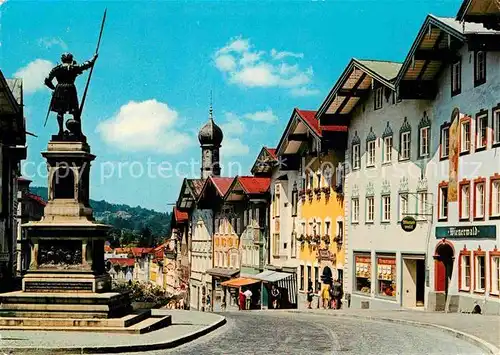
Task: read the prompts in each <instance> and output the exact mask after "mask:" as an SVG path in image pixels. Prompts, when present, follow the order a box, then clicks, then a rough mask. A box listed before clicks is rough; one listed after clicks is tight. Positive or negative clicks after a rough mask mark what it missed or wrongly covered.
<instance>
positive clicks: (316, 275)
mask: <svg viewBox="0 0 500 355" xmlns="http://www.w3.org/2000/svg"><path fill="white" fill-rule="evenodd" d="M320 290H321V283H320V282H319V267H317V266H315V267H314V292H319V291H320Z"/></svg>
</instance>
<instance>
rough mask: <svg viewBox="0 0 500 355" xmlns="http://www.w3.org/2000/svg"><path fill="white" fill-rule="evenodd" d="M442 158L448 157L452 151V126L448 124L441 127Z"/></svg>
mask: <svg viewBox="0 0 500 355" xmlns="http://www.w3.org/2000/svg"><path fill="white" fill-rule="evenodd" d="M440 149H441V150H440V157H441V159H448V156H449V154H450V153H449V152H450V127H449V125H448V124H446V125H443V126H442V127H441V147H440Z"/></svg>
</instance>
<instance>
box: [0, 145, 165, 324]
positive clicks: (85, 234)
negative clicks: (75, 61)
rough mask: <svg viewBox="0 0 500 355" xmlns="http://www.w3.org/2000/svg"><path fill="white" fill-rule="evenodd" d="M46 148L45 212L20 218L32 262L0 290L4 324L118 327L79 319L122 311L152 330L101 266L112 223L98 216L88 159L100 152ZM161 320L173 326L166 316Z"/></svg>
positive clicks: (83, 148)
mask: <svg viewBox="0 0 500 355" xmlns="http://www.w3.org/2000/svg"><path fill="white" fill-rule="evenodd" d="M53 138H54V137H53ZM42 155H43V157H44V158H45V159H46V160H47V168H48V192H49V194H48V197H49V198H48V202H47V205H46V206H45V210H44V216H43V218H42V219H41V220H40V221H36V222H29V223H26V224H23V225H22V228H24V230H25V231H26V235H27V239H28V240H29V243H30V246H31V264H30V266H29V269H28V271H27V273H26V274H25V275H24V277H23V280H22V291H18V292H11V293H6V294H0V303H1V307H0V329H7V328H8V329H10V328H12V329H18V328H19V329H28V328H23V327H31V326H33V324H37V325H39V326H40V329H46V330H51V329H59V330H60V327H61V326H62V325H64V324H73V325H75V324H94V325H95V324H99V326H100V327H105V326H106V324H108V325H109V326H110V327H115V326H116V324H121V323H120V322H118V323H117V322H104V321H102V322H98V323H96V322H93V323H92V322H88V321H82V319H110V318H115V319H116V318H123V317H126V319H128V321H127V322H128V323H127V322H124V323H123V324H124V326H126V324H132V323H134V324H136V325H135V328H137V329H142V326H141V324H142V323H144V326H145V327H146V326H147V327H148V328H147V329H153V328H154V327H152V324H153V323H155V322H154V320H153V321H152V320H148V319H146V318H148V317H145V316H144V314H142V315H134V314H131V313H130V312H131V311H132V307H131V303H130V298H129V295H128V294H127V293H117V292H111V278H110V276H109V275H108V274H107V272H106V270H105V267H104V242H105V240H106V237H107V232H108V230H109V229H110V228H111V227H110V226H107V225H104V224H100V223H98V222H96V221H95V220H94V218H93V214H92V209H91V207H90V204H89V179H90V164H91V162H92V161H93V160H94V159H95V156H94V155H92V154H91V153H90V147H89V146H88V144H87V143H86V142H84V141H83V142H79V141H74V140H73V141H50V142H49V145H48V149H47V151H45V152H43V153H42ZM34 319H36V321H34ZM130 319H133V320H134V322H132V323H131V321H130ZM144 319H145V320H144ZM67 320H73V322H69V323H68V322H67ZM44 322H45V323H44ZM158 322H160V323H158V324H160V325H162V326H165V325H168V324H167V323H168V322H167V321H166V320H165V319H162V320H158ZM43 324H45V325H46V327H43ZM56 324H57V327H55V326H54V325H56ZM72 327H74V326H72ZM115 328H116V327H115ZM92 329H95V327H90V328H87V330H92ZM113 329H114V328H113ZM113 331H114V330H113Z"/></svg>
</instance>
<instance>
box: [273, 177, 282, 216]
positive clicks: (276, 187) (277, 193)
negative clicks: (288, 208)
mask: <svg viewBox="0 0 500 355" xmlns="http://www.w3.org/2000/svg"><path fill="white" fill-rule="evenodd" d="M280 193H281V184H276V185H274V199H275V204H276V210H275V211H274V212H275V215H274V216H275V217H279V216H280V209H281V201H280Z"/></svg>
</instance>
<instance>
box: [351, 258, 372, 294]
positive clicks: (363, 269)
mask: <svg viewBox="0 0 500 355" xmlns="http://www.w3.org/2000/svg"><path fill="white" fill-rule="evenodd" d="M355 262H356V266H355V268H356V291H357V292H361V293H365V294H370V292H371V279H372V271H371V270H372V261H371V257H370V255H356V256H355Z"/></svg>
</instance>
